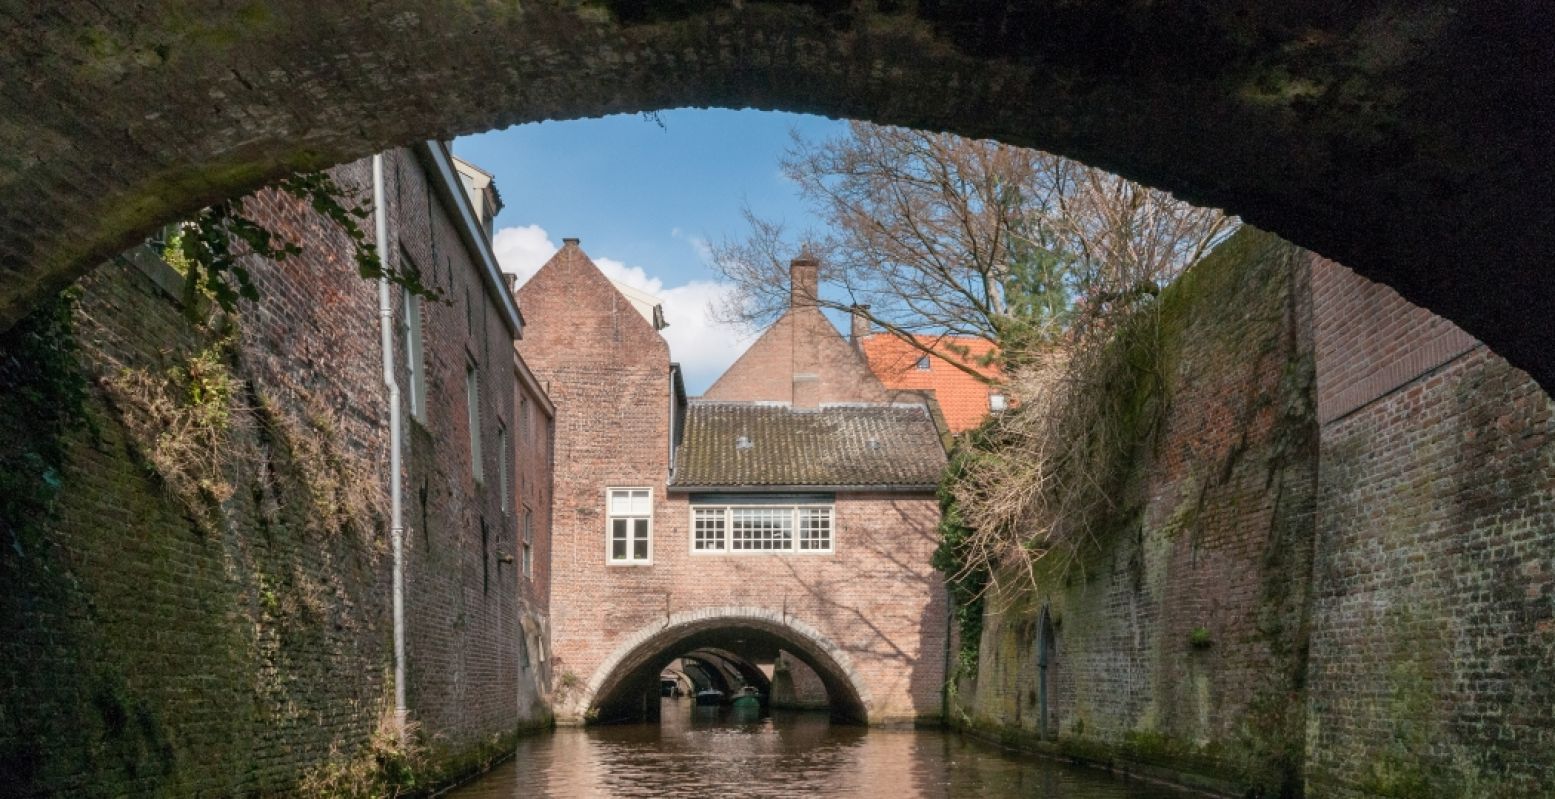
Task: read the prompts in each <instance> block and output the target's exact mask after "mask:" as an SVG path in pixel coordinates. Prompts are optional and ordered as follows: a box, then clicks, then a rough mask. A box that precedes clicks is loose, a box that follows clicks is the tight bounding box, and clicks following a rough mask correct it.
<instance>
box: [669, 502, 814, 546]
mask: <svg viewBox="0 0 1555 799" xmlns="http://www.w3.org/2000/svg"><path fill="white" fill-rule="evenodd" d="M746 509H762V510H786V511H788V512H789V513H790V514H792V525H791V527H790V528H789V529H790V531H791V533H792V536H791V537H790V539H789V546H788V548H787V549H735V548H734V511H736V510H746ZM699 510H700V511H713V510H718V511H722V512H723V547H722V548H720V549H705V548H704V549H698V548H697V511H699ZM804 510H822V511H825V512H826V521H827V526H828V530H829V532H830V534H829V535H828V536H827V537H826V548H825V549H801V548H800V547H799V539H800V524H801V521H800V511H804ZM688 519H689V521H688V522H687V525H686V530H687V536H686V537H687V541H686V545H687V546H688V547H689V548H690V552H691V554H692V555H697V556H708V555H712V556H717V555H736V556H745V555H801V556H805V555H834V554H836V552H837V506H836V504H835V503H824V502H822V503H814V502H806V503H800V504H794V505H786V504H772V505H751V504H731V505H718V504H715V503H700V504H694V505H692V506H691V509H690V511H689V513H688Z"/></svg>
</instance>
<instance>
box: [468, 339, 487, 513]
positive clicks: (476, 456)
mask: <svg viewBox="0 0 1555 799" xmlns="http://www.w3.org/2000/svg"><path fill="white" fill-rule="evenodd" d="M464 399H465V402H464V404H465V413H466V414H467V415H468V417H469V423H470V476H471V477H474V478H475V482H477V483H480V484H483V485H484V484H485V482H486V464H485V463H484V461H483V460H482V458H481V372H480V369H478V368H476V366H475V362H474V361H466V362H465V365H464Z"/></svg>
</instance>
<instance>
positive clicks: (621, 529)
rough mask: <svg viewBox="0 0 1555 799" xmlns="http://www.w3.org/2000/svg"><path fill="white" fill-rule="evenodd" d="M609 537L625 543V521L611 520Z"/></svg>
mask: <svg viewBox="0 0 1555 799" xmlns="http://www.w3.org/2000/svg"><path fill="white" fill-rule="evenodd" d="M610 537H611V538H614V539H617V540H620V541H625V540H626V520H625V519H615V520H613V521H612V522H611V524H610Z"/></svg>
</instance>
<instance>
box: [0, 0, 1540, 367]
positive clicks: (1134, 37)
mask: <svg viewBox="0 0 1555 799" xmlns="http://www.w3.org/2000/svg"><path fill="white" fill-rule="evenodd" d="M5 22H6V24H5V25H0V75H4V76H5V80H3V81H0V119H3V120H5V123H4V124H3V125H0V198H4V199H3V200H0V327H3V326H8V325H9V324H10V323H11V322H13V321H15V320H16V319H17V318H19V316H20V315H21V314H23V313H24V312H25V311H26V309H27V308H29V307H31V305H32V304H33V302H34V301H35V300H37V299H38V298H40V297H41V296H42V295H43V294H44V293H46V292H47V291H49V290H52V289H58V288H62V287H63V286H64V285H66V284H67V283H68V282H69V281H70V280H73V279H74V278H75V277H77V276H79V275H81V274H83V273H84V272H85V271H87V270H88V269H90V268H92V267H94V266H95V265H96V264H98V263H100V262H101V261H102V260H103V259H104V258H105V257H108V256H110V255H112V254H115V253H117V252H120V251H122V250H123V249H124V248H125V247H127V246H128V245H130V244H132V243H134V242H135V241H137V240H138V239H139V238H141V237H142V236H143V235H144V234H145V233H146V232H148V231H150V230H152V229H154V228H155V227H156V226H158V225H159V224H162V223H164V222H166V221H168V220H171V219H175V218H178V217H180V216H182V215H185V214H187V213H188V212H190V211H191V210H193V209H195V208H197V207H199V206H200V205H203V204H205V203H208V202H210V201H212V200H215V199H218V198H222V197H228V196H232V195H234V194H239V193H242V192H244V191H247V190H249V189H253V188H255V187H257V186H259V185H261V184H263V183H265V182H268V181H270V180H273V179H275V178H277V177H280V176H282V175H284V174H285V173H287V172H289V171H293V170H296V169H299V168H311V167H319V166H324V165H329V164H334V163H339V162H343V161H347V160H350V159H352V158H355V157H359V156H361V155H363V154H365V153H369V152H374V151H380V150H383V149H385V148H387V147H388V146H390V145H396V144H403V143H406V142H409V141H413V140H417V139H425V138H429V137H448V136H453V135H458V134H464V133H471V132H475V131H480V130H487V129H491V128H494V127H502V126H506V125H510V124H514V123H518V122H527V121H535V120H545V119H569V118H577V117H582V116H594V115H600V114H607V113H618V112H633V111H639V110H651V109H658V108H671V107H681V106H718V107H730V108H742V107H757V108H768V109H786V110H792V111H801V112H811V113H820V114H826V115H830V116H836V117H854V118H863V119H870V120H874V121H877V122H884V123H892V124H901V125H910V126H916V127H924V128H932V129H937V130H948V131H952V132H956V133H961V134H964V135H970V136H981V137H990V138H998V139H1001V140H1004V141H1008V142H1011V143H1014V144H1022V145H1031V146H1040V147H1044V148H1047V149H1050V150H1053V151H1055V152H1059V153H1062V154H1065V155H1070V156H1073V157H1076V158H1079V159H1081V160H1084V161H1087V162H1090V163H1094V164H1097V165H1099V166H1103V167H1107V168H1109V169H1113V170H1115V171H1118V172H1121V173H1123V174H1125V175H1127V176H1129V177H1133V178H1136V179H1138V180H1141V181H1144V182H1146V183H1150V184H1152V185H1156V186H1160V187H1163V188H1166V189H1170V190H1172V191H1175V192H1177V193H1179V194H1180V195H1182V196H1184V197H1185V198H1188V199H1191V200H1194V201H1196V202H1199V203H1203V204H1210V205H1217V206H1222V207H1226V208H1229V209H1230V210H1231V211H1233V212H1235V213H1237V214H1240V215H1241V216H1243V218H1245V219H1247V220H1248V221H1249V222H1251V223H1253V224H1256V225H1258V226H1260V227H1263V228H1266V229H1269V230H1272V231H1274V232H1276V233H1278V234H1280V235H1282V236H1284V237H1285V238H1287V239H1290V240H1291V241H1293V242H1295V243H1297V244H1300V245H1302V246H1305V247H1307V248H1309V249H1312V250H1314V251H1316V252H1319V253H1322V254H1323V255H1325V256H1328V257H1330V258H1333V259H1335V260H1338V261H1341V262H1343V263H1345V264H1347V265H1349V266H1350V267H1352V268H1354V269H1356V270H1357V271H1359V272H1361V273H1362V274H1364V275H1366V276H1368V277H1370V278H1372V279H1375V280H1378V281H1381V282H1383V283H1386V284H1388V285H1390V286H1392V287H1394V288H1396V289H1398V290H1399V291H1400V293H1402V294H1403V295H1404V296H1405V297H1406V298H1408V299H1410V300H1412V301H1414V302H1416V303H1417V304H1420V305H1423V306H1425V307H1427V308H1430V309H1431V310H1433V311H1436V312H1437V313H1439V314H1441V315H1443V316H1445V317H1447V318H1449V319H1451V320H1453V321H1455V322H1457V323H1459V324H1460V325H1461V326H1462V327H1464V328H1465V329H1466V330H1468V331H1469V332H1470V333H1472V334H1474V335H1476V336H1477V337H1479V338H1480V339H1482V340H1484V341H1486V342H1487V343H1489V344H1490V345H1491V346H1492V347H1493V348H1495V349H1496V351H1497V352H1499V353H1500V354H1502V355H1504V356H1505V357H1507V358H1508V359H1509V360H1511V361H1512V362H1513V363H1515V364H1517V365H1519V366H1521V367H1522V368H1524V369H1527V370H1528V371H1529V372H1531V373H1532V374H1533V375H1534V376H1535V377H1536V378H1538V379H1539V380H1540V381H1541V382H1542V383H1543V384H1544V385H1545V386H1546V387H1550V386H1555V359H1550V358H1549V357H1548V353H1549V352H1550V351H1551V350H1552V349H1555V326H1551V325H1549V324H1548V320H1549V319H1551V318H1555V281H1551V280H1549V279H1548V277H1547V263H1546V262H1547V259H1548V257H1549V254H1550V253H1551V252H1555V225H1550V224H1549V220H1550V219H1551V218H1555V191H1552V190H1551V187H1555V142H1552V138H1555V137H1551V136H1549V131H1550V130H1551V129H1555V97H1552V95H1551V94H1550V92H1549V91H1548V86H1549V85H1550V83H1551V81H1552V79H1555V62H1552V61H1551V60H1550V59H1549V58H1548V45H1549V36H1550V31H1551V30H1555V6H1550V5H1548V4H1545V5H1529V4H1522V5H1518V6H1515V7H1508V6H1505V5H1503V4H1497V3H1478V4H1469V5H1464V4H1461V3H1453V2H1448V0H1427V1H1426V2H1422V3H1416V4H1413V5H1411V6H1410V8H1409V10H1408V11H1407V12H1403V11H1399V10H1397V6H1396V4H1393V3H1385V2H1381V0H1359V2H1352V3H1344V4H1335V3H1332V2H1327V1H1326V0H1295V1H1294V2H1286V3H1278V4H1270V3H1254V2H1251V0H1219V2H1212V3H1188V4H1184V3H1154V4H1137V3H1134V4H1128V3H1124V4H1116V3H1114V4H1101V3H1069V2H1059V0H1033V2H1023V3H1008V2H1003V0H973V1H972V2H947V0H923V1H922V2H916V3H896V2H890V3H888V2H884V1H883V0H877V1H875V2H871V1H870V0H865V2H840V0H808V2H781V3H780V2H764V1H763V0H748V1H747V2H735V0H709V1H708V2H697V3H689V2H679V3H670V2H643V0H607V1H606V2H599V3H581V4H580V3H576V2H569V1H564V0H526V2H523V3H518V2H515V1H514V0H496V1H494V2H483V3H444V4H436V3H434V4H430V5H429V4H427V3H425V2H412V1H411V0H387V1H386V2H383V3H379V4H377V5H375V6H374V7H373V8H372V9H371V11H364V10H363V9H361V8H360V7H358V6H355V5H336V4H323V5H321V4H318V3H312V2H304V1H303V0H252V2H245V3H229V4H207V5H202V6H201V7H200V8H199V10H198V12H191V11H190V10H189V8H188V7H187V4H184V3H175V2H173V1H172V0H150V2H143V3H135V4H120V5H117V6H113V7H111V8H106V9H105V7H103V6H102V5H101V4H96V3H88V2H85V1H84V0H61V2H57V3H51V4H49V5H48V6H47V8H46V9H41V8H40V9H36V10H34V9H31V8H30V7H28V8H25V9H24V8H23V7H20V6H18V7H16V8H14V9H13V10H12V11H10V12H9V13H7V14H6V18H5Z"/></svg>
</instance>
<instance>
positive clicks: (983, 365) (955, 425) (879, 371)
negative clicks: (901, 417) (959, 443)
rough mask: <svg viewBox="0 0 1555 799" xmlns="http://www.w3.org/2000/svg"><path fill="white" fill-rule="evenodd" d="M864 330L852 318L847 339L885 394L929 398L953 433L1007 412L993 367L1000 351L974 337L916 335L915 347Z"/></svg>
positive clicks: (856, 318) (996, 368)
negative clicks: (915, 393)
mask: <svg viewBox="0 0 1555 799" xmlns="http://www.w3.org/2000/svg"><path fill="white" fill-rule="evenodd" d="M866 325H867V323H866V322H865V321H864V320H863V319H862V317H861V316H860V315H858V314H855V315H854V316H853V334H852V336H851V338H852V340H853V346H855V347H857V348H858V351H859V352H860V353H862V354H863V356H864V360H865V361H866V362H867V363H868V364H869V369H870V371H871V372H874V374H875V377H876V378H878V379H879V380H880V382H881V383H882V384H883V385H884V386H885V387H886V388H888V389H896V390H912V391H925V392H929V393H930V394H931V396H932V397H933V398H934V401H935V403H937V404H938V405H939V409H940V412H941V413H942V414H944V417H945V427H946V429H947V430H949V431H950V432H951V433H953V434H954V433H964V432H966V431H968V430H971V429H972V428H974V427H977V426H978V425H980V424H982V423H983V420H984V419H987V418H988V414H990V413H998V412H1000V411H1002V410H1004V409H1005V408H1006V407H1007V405H1008V399H1007V398H1006V397H1005V394H1004V391H1003V389H1001V388H1000V387H999V385H998V380H999V379H1000V378H1001V377H1002V371H1001V370H1000V368H999V366H998V364H997V363H995V362H994V358H995V356H997V355H998V348H997V347H995V346H994V345H993V343H992V342H990V341H988V340H986V339H981V338H978V337H976V336H955V335H950V334H946V335H943V336H924V335H920V336H915V337H914V339H915V341H916V346H914V344H913V343H909V342H907V341H903V340H902V339H900V338H898V337H896V336H893V335H890V334H888V333H871V332H869V330H868V327H867V326H866ZM925 350H927V351H928V352H925ZM930 353H932V354H930ZM967 370H971V372H974V373H975V374H971V373H969V372H968V371H967ZM979 376H981V377H982V378H983V379H978V377H979Z"/></svg>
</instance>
